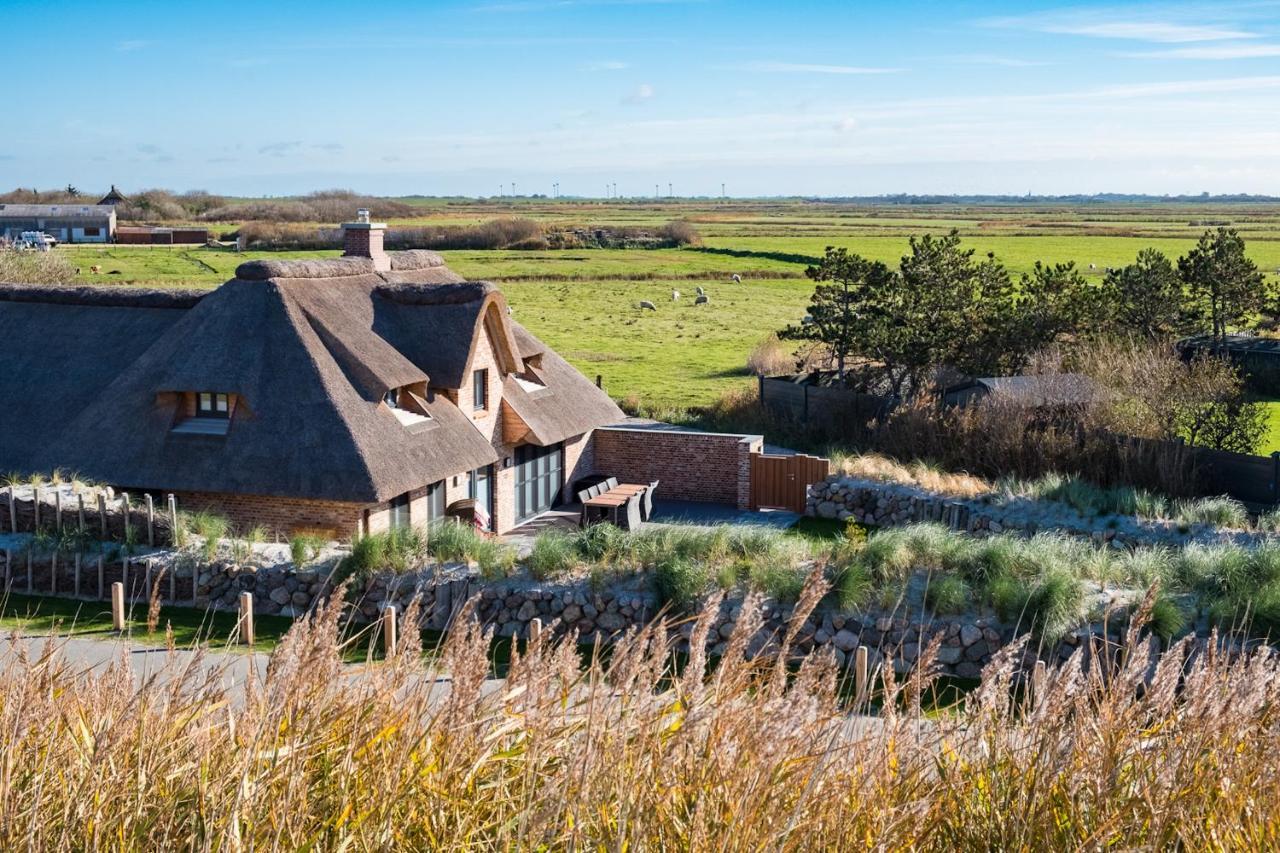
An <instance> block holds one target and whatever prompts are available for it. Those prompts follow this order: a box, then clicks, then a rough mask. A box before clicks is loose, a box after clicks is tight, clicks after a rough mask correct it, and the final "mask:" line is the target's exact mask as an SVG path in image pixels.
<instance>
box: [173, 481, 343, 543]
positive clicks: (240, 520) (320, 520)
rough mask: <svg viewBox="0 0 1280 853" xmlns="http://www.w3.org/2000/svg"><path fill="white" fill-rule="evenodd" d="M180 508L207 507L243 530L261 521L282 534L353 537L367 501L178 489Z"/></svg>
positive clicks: (284, 535)
mask: <svg viewBox="0 0 1280 853" xmlns="http://www.w3.org/2000/svg"><path fill="white" fill-rule="evenodd" d="M176 495H177V498H178V509H179V510H183V511H188V512H192V511H196V510H202V509H207V510H210V511H212V512H216V513H218V514H219V515H223V516H226V518H227V520H228V521H230V522H231V523H232V524H233V525H235V526H236V527H237V528H240V529H241V530H248V529H249V528H251V527H255V526H257V525H262V526H263V527H265V528H266V529H267V531H268V532H269V533H270V534H271V535H273V536H275V537H277V538H279V539H288V538H289V537H290V536H292V535H294V534H295V533H300V532H317V533H323V534H325V535H329V536H332V537H333V538H335V539H342V540H346V539H351V538H352V537H353V536H355V535H356V533H357V531H358V529H359V525H360V518H361V515H362V513H363V512H364V509H365V506H364V504H358V503H339V502H337V501H310V500H302V499H298V498H276V497H268V496H266V495H232V494H226V493H222V492H177V493H176Z"/></svg>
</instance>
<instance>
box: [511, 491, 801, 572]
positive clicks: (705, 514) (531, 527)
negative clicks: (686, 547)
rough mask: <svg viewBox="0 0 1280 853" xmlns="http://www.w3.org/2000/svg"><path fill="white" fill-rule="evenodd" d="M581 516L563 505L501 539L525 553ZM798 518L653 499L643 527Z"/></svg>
mask: <svg viewBox="0 0 1280 853" xmlns="http://www.w3.org/2000/svg"><path fill="white" fill-rule="evenodd" d="M581 516H582V505H581V504H578V503H572V504H565V505H564V506H561V507H557V508H555V509H553V510H550V511H549V512H544V513H543V514H542V515H540V516H538V517H537V518H534V519H533V520H531V521H529V522H526V523H525V524H522V525H521V526H519V527H517V528H515V529H514V530H512V531H510V532H508V533H507V534H506V535H505V536H503V537H502V538H503V539H504V540H506V541H507V542H508V543H510V544H511V545H514V546H515V547H516V550H517V551H518V552H519V553H520V556H522V557H523V556H526V555H527V554H528V553H529V551H530V550H531V549H532V548H533V540H534V539H536V538H537V536H538V534H539V533H543V532H545V531H548V530H564V531H566V532H573V531H576V530H578V519H579V518H581ZM799 520H800V516H799V515H798V514H797V513H794V512H788V511H787V510H782V509H776V510H774V509H766V510H759V511H751V510H742V509H737V508H736V507H732V506H729V505H727V504H713V503H703V502H700V501H673V500H665V501H664V500H662V499H661V498H656V497H655V498H654V501H653V517H652V518H651V519H650V520H649V521H647V522H645V524H644V526H643V528H642V529H643V530H648V529H651V528H655V527H677V526H679V527H690V526H691V527H719V526H721V525H726V524H727V525H732V526H737V527H766V528H770V529H773V530H786V529H787V528H788V527H791V526H792V525H794V524H795V523H796V522H797V521H799Z"/></svg>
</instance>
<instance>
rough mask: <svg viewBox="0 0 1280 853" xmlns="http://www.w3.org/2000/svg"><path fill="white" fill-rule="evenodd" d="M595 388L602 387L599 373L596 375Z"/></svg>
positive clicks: (602, 383)
mask: <svg viewBox="0 0 1280 853" xmlns="http://www.w3.org/2000/svg"><path fill="white" fill-rule="evenodd" d="M596 387H597V388H603V387H604V377H603V376H601V375H600V374H599V373H597V374H596Z"/></svg>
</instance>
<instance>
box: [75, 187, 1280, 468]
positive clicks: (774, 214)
mask: <svg viewBox="0 0 1280 853" xmlns="http://www.w3.org/2000/svg"><path fill="white" fill-rule="evenodd" d="M406 201H408V202H409V203H410V204H413V205H415V206H417V207H420V209H421V210H422V217H421V218H420V219H412V220H393V224H406V225H410V224H417V225H423V224H429V223H438V224H463V223H476V222H485V221H488V220H491V219H495V218H502V217H509V216H519V217H529V218H533V219H537V220H539V221H542V222H546V223H549V224H555V225H563V226H572V227H587V228H590V227H609V226H634V225H646V226H652V225H658V224H662V223H665V222H669V221H671V220H674V219H687V220H689V221H690V222H691V223H692V224H693V225H694V227H695V228H697V229H698V230H699V231H700V232H701V233H702V234H703V237H704V241H703V242H704V245H703V246H701V247H688V248H683V249H651V250H646V249H616V250H614V249H590V250H563V251H526V250H493V251H447V252H444V253H443V254H444V255H445V258H446V260H447V262H448V263H449V265H450V267H452V268H453V269H454V270H456V271H457V272H458V273H460V274H461V275H463V276H466V277H467V278H470V279H487V280H491V281H494V282H497V283H498V284H499V285H500V286H501V287H502V289H503V291H504V292H505V293H506V295H507V299H508V301H509V302H510V303H511V305H512V308H513V309H514V311H515V315H516V317H517V319H518V320H520V322H522V323H523V324H524V325H525V326H527V327H528V328H529V330H530V331H532V332H533V333H534V334H535V335H537V336H539V337H540V338H542V339H543V340H544V341H546V342H547V343H548V344H549V345H550V346H552V347H554V348H555V349H556V350H558V351H559V352H560V353H561V354H562V355H564V356H565V357H566V358H568V360H569V361H570V362H571V363H572V364H573V365H574V366H575V367H577V368H578V369H579V370H581V371H582V372H583V373H585V374H587V375H588V376H590V377H592V378H594V377H595V375H596V374H600V375H601V376H602V377H603V380H604V383H605V387H606V388H607V390H608V391H609V393H610V394H611V395H613V396H614V397H615V398H618V399H622V398H625V397H629V396H633V395H634V396H635V397H636V398H638V399H639V400H640V401H641V402H643V403H645V404H647V405H649V406H651V407H654V408H659V409H661V408H668V407H669V408H685V407H689V406H699V405H707V404H709V403H711V402H713V401H714V400H715V399H716V398H717V397H719V396H720V395H722V394H723V393H725V392H726V391H728V390H730V389H732V388H734V387H736V386H742V385H745V384H747V383H748V382H750V381H751V379H750V377H749V376H748V375H747V371H746V368H745V363H746V359H747V356H748V354H749V353H750V351H751V349H752V348H753V347H754V346H755V345H756V344H757V343H758V342H759V341H760V340H761V339H762V338H763V337H765V336H766V335H768V334H770V333H771V332H775V331H777V330H778V329H780V328H782V327H784V326H786V325H788V324H789V323H793V322H796V321H797V320H799V319H800V318H801V317H802V316H803V315H804V313H805V308H806V305H807V303H808V300H809V296H810V294H811V293H812V289H813V288H812V284H811V283H810V282H809V281H808V280H807V279H805V278H804V269H805V267H806V265H807V264H808V263H810V262H811V261H812V260H816V259H817V258H818V257H820V256H821V255H822V253H823V250H824V249H825V248H826V247H827V246H829V245H836V246H844V247H847V248H849V249H850V250H852V251H855V252H858V253H860V254H863V255H866V256H867V257H869V258H873V259H877V260H882V261H885V262H886V263H889V264H891V265H892V264H896V263H897V261H898V259H899V258H900V257H901V256H902V255H903V254H904V253H905V252H906V250H907V238H908V236H909V235H912V234H922V233H926V232H928V233H945V232H946V231H947V230H949V229H951V228H956V229H958V230H959V231H960V233H961V234H962V235H963V238H964V244H965V245H966V246H967V247H971V248H973V249H975V250H976V251H977V252H978V253H979V254H985V253H986V252H989V251H990V252H994V253H995V254H996V256H997V257H998V258H999V259H1000V260H1001V261H1002V262H1003V263H1004V264H1005V265H1006V266H1007V267H1008V268H1009V269H1010V270H1011V271H1012V272H1013V273H1014V274H1015V275H1017V274H1020V273H1023V272H1027V271H1029V270H1030V269H1031V268H1032V266H1033V265H1034V264H1035V262H1036V261H1038V260H1043V261H1046V262H1051V263H1052V262H1061V261H1075V262H1076V264H1077V266H1078V267H1079V268H1080V270H1081V272H1083V273H1084V274H1085V275H1086V276H1087V277H1088V278H1089V279H1090V280H1092V281H1095V282H1096V281H1100V280H1101V278H1102V275H1103V271H1104V269H1105V268H1106V267H1108V266H1112V267H1118V266H1122V265H1124V264H1127V263H1130V262H1131V261H1132V260H1133V258H1134V257H1135V255H1136V254H1137V253H1138V251H1139V250H1141V249H1143V248H1146V247H1149V246H1153V247H1156V248H1159V249H1161V250H1162V251H1164V252H1165V253H1166V254H1168V255H1170V256H1171V257H1175V258H1176V257H1177V256H1178V255H1180V254H1182V253H1184V252H1186V251H1187V250H1188V249H1189V248H1190V247H1191V246H1192V245H1193V244H1194V242H1195V239H1196V237H1198V236H1199V234H1200V233H1201V232H1203V231H1204V230H1205V228H1206V227H1207V226H1206V225H1205V224H1203V223H1205V222H1208V221H1212V222H1215V223H1216V222H1227V223H1230V224H1231V225H1232V226H1233V227H1236V228H1239V229H1240V231H1241V233H1242V234H1243V235H1244V236H1245V238H1246V240H1248V252H1249V255H1250V257H1252V258H1253V259H1254V260H1255V261H1256V262H1257V263H1258V265H1259V267H1260V268H1261V269H1262V270H1263V271H1264V272H1265V273H1267V274H1269V275H1270V274H1273V273H1274V271H1275V270H1276V269H1277V268H1280V206H1267V205H1205V206H1193V205H1187V204H1145V205H1137V204H1115V205H1067V204H1060V205H1051V204H1045V205H1039V206H1036V207H1024V206H1021V205H994V204H992V205H983V206H964V205H911V206H908V205H871V204H858V205H853V204H833V203H825V202H807V201H801V200H786V199H780V200H758V201H719V200H714V199H698V200H687V199H682V200H664V201H653V200H648V201H641V200H624V201H611V202H602V201H582V200H579V201H574V200H558V201H552V200H547V199H503V200H488V201H467V200H462V199H420V198H410V199H406ZM375 213H376V211H375ZM232 227H233V226H232V225H230V224H226V225H217V226H214V230H215V231H217V232H219V233H221V232H223V231H226V230H229V229H231V228H232ZM58 251H59V252H63V253H65V255H66V256H67V258H68V259H69V260H70V261H71V262H72V263H73V264H75V265H76V266H77V267H79V268H80V270H81V275H80V280H81V281H86V282H94V283H119V284H151V285H158V286H166V287H175V286H195V287H215V286H217V285H218V284H220V283H221V282H223V281H226V280H227V279H228V278H230V277H231V276H232V275H233V274H234V272H235V268H236V266H237V265H239V264H240V263H243V262H244V261H246V260H251V259H256V258H278V259H288V258H314V257H334V256H336V255H337V254H338V252H336V251H328V252H314V251H312V252H244V253H236V252H234V251H231V250H226V249H208V248H205V247H182V246H174V247H165V246H155V247H152V246H101V247H97V246H63V247H59V249H58ZM1090 264H1093V265H1094V266H1095V267H1096V269H1094V270H1090V269H1089V265H1090ZM93 265H99V266H101V267H102V269H103V272H102V273H101V274H97V275H95V274H92V273H90V272H89V268H90V267H91V266H93ZM735 273H736V274H739V275H741V276H742V277H743V281H742V283H741V284H733V283H732V282H731V281H730V277H731V276H732V275H733V274H735ZM697 286H702V287H704V288H705V289H706V290H707V291H708V292H709V293H710V295H711V304H710V305H706V306H702V307H699V308H694V307H693V304H692V303H693V294H694V288H695V287H697ZM673 289H675V290H679V291H680V292H681V294H682V295H683V298H682V299H681V300H680V301H679V302H675V303H673V302H672V300H671V291H672V290H673ZM640 300H648V301H651V302H653V303H654V304H655V305H656V306H657V308H658V310H657V311H656V312H641V311H639V309H638V308H637V307H636V305H637V303H638V302H639V301H640ZM1277 405H1280V404H1277ZM1277 417H1278V418H1280V416H1277ZM1272 423H1273V429H1272V435H1271V437H1270V439H1269V443H1268V449H1267V452H1269V451H1270V450H1271V449H1280V423H1277V421H1276V419H1273V422H1272Z"/></svg>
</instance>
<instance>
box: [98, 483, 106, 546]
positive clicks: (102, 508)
mask: <svg viewBox="0 0 1280 853" xmlns="http://www.w3.org/2000/svg"><path fill="white" fill-rule="evenodd" d="M98 523H99V525H100V526H101V527H102V541H103V542H106V541H107V496H106V494H105V493H104V492H98Z"/></svg>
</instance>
